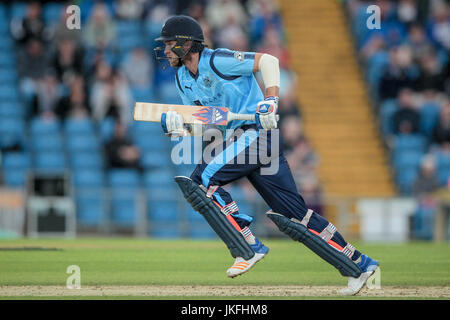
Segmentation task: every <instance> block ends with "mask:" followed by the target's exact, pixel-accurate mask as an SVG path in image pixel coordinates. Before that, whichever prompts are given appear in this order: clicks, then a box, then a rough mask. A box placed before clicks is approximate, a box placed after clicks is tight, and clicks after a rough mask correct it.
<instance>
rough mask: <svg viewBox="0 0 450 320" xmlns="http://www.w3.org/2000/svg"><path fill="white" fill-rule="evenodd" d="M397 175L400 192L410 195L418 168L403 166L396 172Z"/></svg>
mask: <svg viewBox="0 0 450 320" xmlns="http://www.w3.org/2000/svg"><path fill="white" fill-rule="evenodd" d="M395 176H396V182H397V185H398V186H399V189H400V192H401V193H402V194H404V195H410V194H411V192H412V188H413V185H414V183H415V181H416V179H417V176H418V170H417V169H414V168H402V169H400V170H398V171H397V172H396V175H395Z"/></svg>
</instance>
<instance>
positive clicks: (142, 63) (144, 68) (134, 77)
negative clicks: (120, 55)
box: [121, 47, 154, 88]
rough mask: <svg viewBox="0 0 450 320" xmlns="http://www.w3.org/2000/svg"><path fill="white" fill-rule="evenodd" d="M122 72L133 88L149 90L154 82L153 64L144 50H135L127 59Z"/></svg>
mask: <svg viewBox="0 0 450 320" xmlns="http://www.w3.org/2000/svg"><path fill="white" fill-rule="evenodd" d="M121 70H122V71H123V74H124V75H125V77H126V78H127V80H128V82H129V84H130V85H131V86H132V87H139V88H149V87H150V86H151V84H152V82H153V78H152V74H153V73H154V70H153V63H152V60H150V57H149V55H148V53H147V51H146V50H145V49H144V48H140V47H138V48H135V49H133V50H132V51H131V52H130V53H129V54H128V55H127V56H126V57H125V59H124V61H123V63H122V66H121Z"/></svg>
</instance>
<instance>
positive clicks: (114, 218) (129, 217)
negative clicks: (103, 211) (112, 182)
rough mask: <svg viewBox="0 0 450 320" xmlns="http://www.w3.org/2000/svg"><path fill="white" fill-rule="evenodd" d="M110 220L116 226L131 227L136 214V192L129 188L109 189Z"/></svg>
mask: <svg viewBox="0 0 450 320" xmlns="http://www.w3.org/2000/svg"><path fill="white" fill-rule="evenodd" d="M110 194H111V202H110V208H111V222H112V223H113V224H114V225H116V226H121V227H132V226H134V224H135V219H136V214H137V198H136V192H135V191H134V190H130V189H112V190H111V193H110Z"/></svg>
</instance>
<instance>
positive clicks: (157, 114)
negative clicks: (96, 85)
mask: <svg viewBox="0 0 450 320" xmlns="http://www.w3.org/2000/svg"><path fill="white" fill-rule="evenodd" d="M171 110H172V111H176V112H178V113H179V114H180V115H181V116H182V117H183V120H184V123H188V124H214V125H226V124H227V123H228V121H229V120H228V115H229V113H230V112H229V110H228V108H226V107H208V106H185V105H176V104H161V103H146V102H136V103H135V105H134V111H133V119H134V120H136V121H151V122H160V121H161V114H163V113H166V112H167V111H171Z"/></svg>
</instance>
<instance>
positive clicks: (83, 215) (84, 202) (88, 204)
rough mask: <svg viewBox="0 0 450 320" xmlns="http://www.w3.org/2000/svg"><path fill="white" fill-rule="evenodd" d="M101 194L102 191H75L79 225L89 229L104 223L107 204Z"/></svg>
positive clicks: (80, 189)
mask: <svg viewBox="0 0 450 320" xmlns="http://www.w3.org/2000/svg"><path fill="white" fill-rule="evenodd" d="M102 192H103V190H102V189H82V188H79V189H77V191H76V196H75V202H76V211H77V222H78V224H79V225H81V226H86V227H91V226H99V225H101V224H102V223H104V221H105V218H106V207H107V204H106V200H105V197H104V195H103V193H102Z"/></svg>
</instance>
